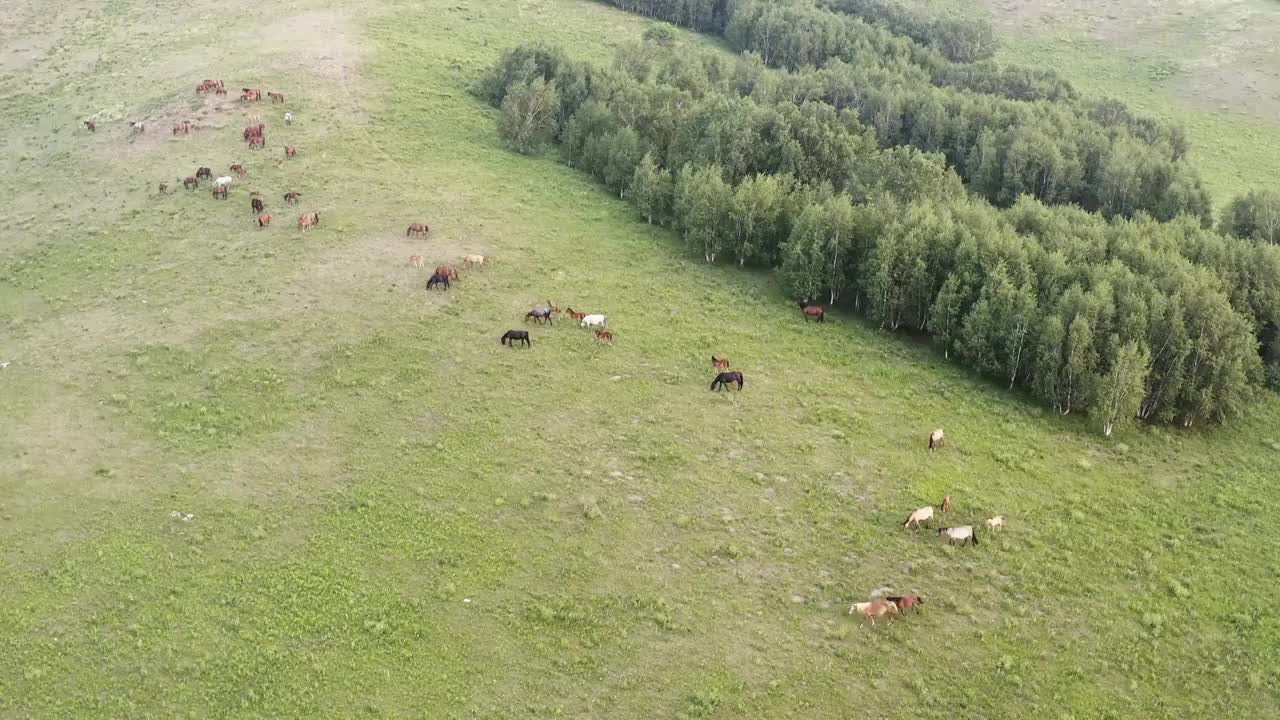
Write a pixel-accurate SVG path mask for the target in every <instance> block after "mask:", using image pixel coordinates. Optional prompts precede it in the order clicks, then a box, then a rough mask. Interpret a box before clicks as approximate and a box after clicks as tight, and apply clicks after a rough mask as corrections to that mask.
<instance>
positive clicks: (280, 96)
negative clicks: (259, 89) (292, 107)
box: [267, 91, 284, 104]
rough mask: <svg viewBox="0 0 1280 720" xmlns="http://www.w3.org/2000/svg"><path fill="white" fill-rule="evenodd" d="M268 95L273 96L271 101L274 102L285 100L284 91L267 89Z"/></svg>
mask: <svg viewBox="0 0 1280 720" xmlns="http://www.w3.org/2000/svg"><path fill="white" fill-rule="evenodd" d="M267 97H269V98H271V102H272V103H273V104H274V103H277V102H284V93H278V92H271V91H267Z"/></svg>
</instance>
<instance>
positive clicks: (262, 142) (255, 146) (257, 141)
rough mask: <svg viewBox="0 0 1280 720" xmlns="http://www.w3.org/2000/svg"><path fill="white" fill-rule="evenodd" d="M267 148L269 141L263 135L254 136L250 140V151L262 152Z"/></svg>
mask: <svg viewBox="0 0 1280 720" xmlns="http://www.w3.org/2000/svg"><path fill="white" fill-rule="evenodd" d="M266 146H267V139H266V138H265V137H263V136H261V135H254V136H253V137H251V138H249V149H250V150H261V149H263V148H265V147H266Z"/></svg>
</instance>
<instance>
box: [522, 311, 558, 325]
mask: <svg viewBox="0 0 1280 720" xmlns="http://www.w3.org/2000/svg"><path fill="white" fill-rule="evenodd" d="M529 318H533V321H534V322H542V321H543V320H545V321H547V323H548V324H551V325H555V323H553V322H551V308H549V307H536V308H534V309H532V310H530V311H529V312H527V313H525V315H524V321H525V322H529Z"/></svg>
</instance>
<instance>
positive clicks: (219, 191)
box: [213, 185, 228, 200]
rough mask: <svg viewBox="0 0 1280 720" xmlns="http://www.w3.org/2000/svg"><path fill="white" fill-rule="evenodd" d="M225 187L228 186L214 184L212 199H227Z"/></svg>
mask: <svg viewBox="0 0 1280 720" xmlns="http://www.w3.org/2000/svg"><path fill="white" fill-rule="evenodd" d="M227 187H228V186H226V185H214V186H213V199H214V200H219V199H221V200H226V199H227Z"/></svg>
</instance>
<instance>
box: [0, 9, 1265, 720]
mask: <svg viewBox="0 0 1280 720" xmlns="http://www.w3.org/2000/svg"><path fill="white" fill-rule="evenodd" d="M648 26H649V23H648V22H647V21H645V20H644V19H642V18H638V17H635V16H632V15H628V14H625V13H622V12H619V11H616V10H613V9H611V8H609V7H607V6H605V5H603V4H599V3H593V2H585V1H583V0H520V1H518V2H513V3H482V2H478V1H477V0H449V1H447V2H446V1H444V0H420V1H419V2H407V0H382V1H381V2H377V3H371V4H367V5H366V4H355V5H353V4H349V3H348V4H340V3H332V2H328V1H327V0H298V1H297V2H291V3H288V4H286V5H285V6H283V7H282V6H280V5H274V4H270V5H268V4H260V3H250V2H247V1H246V0H228V2H224V3H220V4H216V5H203V6H190V5H188V4H182V3H177V2H172V1H171V0H163V1H162V2H148V3H144V2H141V1H140V0H123V1H122V2H117V3H112V4H110V5H109V6H107V7H105V8H103V7H101V6H99V5H98V4H93V3H87V2H81V1H80V0H74V1H73V2H69V3H64V4H60V6H59V10H58V11H57V12H52V13H50V12H47V11H46V9H45V5H44V4H42V3H38V2H35V0H18V2H16V3H10V4H7V5H6V6H5V7H4V8H3V9H0V28H5V29H4V30H3V31H2V32H3V35H0V40H2V42H0V46H3V48H4V50H2V51H0V96H3V97H4V98H5V102H3V103H0V143H3V147H4V155H3V157H4V159H5V170H6V172H5V173H3V175H0V194H2V195H3V196H4V197H5V198H6V204H5V206H4V207H3V208H2V209H0V238H3V239H2V240H0V338H2V340H3V342H2V344H0V363H8V364H7V365H6V366H4V367H3V368H2V369H0V423H2V424H3V427H4V432H2V433H0V584H2V585H3V588H4V592H3V594H2V595H0V648H3V650H4V652H3V654H0V717H5V718H8V717H41V718H43V717H78V718H87V717H102V718H119V717H196V718H224V717H299V718H301V717H362V716H363V717H430V718H454V717H457V718H462V717H485V718H493V717H506V718H527V717H549V716H561V717H578V718H585V717H611V718H654V717H682V718H723V719H727V718H740V717H761V718H766V717H767V718H775V717H784V716H796V717H821V718H837V717H895V718H909V717H910V718H914V717H925V718H942V717H985V718H1023V717H1027V716H1031V715H1040V716H1045V717H1053V718H1068V717H1080V718H1086V717H1088V718H1092V717H1117V718H1119V717H1133V716H1135V714H1137V715H1141V716H1142V717H1150V718H1173V717H1179V718H1181V717H1187V716H1191V717H1204V716H1208V715H1210V714H1217V715H1223V716H1228V717H1266V716H1272V715H1275V714H1276V713H1277V712H1280V694H1278V693H1277V689H1276V688H1278V687H1280V670H1278V668H1280V617H1278V616H1277V612H1276V610H1275V608H1274V607H1273V606H1272V605H1271V604H1269V602H1268V598H1270V597H1271V596H1272V595H1273V594H1274V593H1273V588H1274V587H1275V583H1276V580H1277V568H1280V551H1277V549H1276V542H1275V541H1276V539H1277V531H1276V529H1275V527H1274V518H1275V513H1274V511H1273V510H1272V509H1271V508H1270V506H1269V503H1268V499H1269V498H1270V497H1271V496H1272V495H1273V493H1274V481H1275V478H1276V477H1277V472H1278V471H1280V401H1278V400H1277V399H1276V398H1274V397H1269V398H1266V399H1264V400H1263V401H1262V402H1260V403H1259V404H1258V406H1257V407H1256V408H1254V410H1253V411H1252V412H1251V413H1250V414H1249V416H1248V417H1247V418H1245V419H1243V420H1242V421H1240V422H1238V423H1235V424H1233V425H1231V426H1229V427H1225V428H1205V429H1201V430H1197V431H1195V432H1182V431H1176V430H1173V429H1167V428H1150V429H1142V430H1138V431H1133V432H1130V433H1127V434H1125V435H1122V436H1119V437H1117V438H1116V439H1115V440H1113V441H1107V440H1104V439H1102V438H1101V437H1099V436H1098V435H1097V434H1096V433H1094V432H1093V431H1092V430H1090V429H1089V428H1088V426H1087V424H1086V423H1085V422H1083V420H1082V419H1080V418H1076V417H1067V418H1061V417H1056V416H1055V415H1054V414H1053V413H1051V412H1048V411H1046V410H1044V409H1042V408H1040V407H1039V406H1037V405H1035V404H1033V403H1031V402H1027V401H1025V400H1024V399H1022V398H1019V397H1018V396H1016V395H1011V394H1009V393H1007V392H1005V391H1004V390H1003V389H1002V388H1001V387H999V386H998V385H997V384H993V383H988V382H986V381H983V380H981V379H978V378H976V377H975V376H973V375H972V374H970V373H967V372H964V371H962V370H960V369H958V368H956V367H954V366H952V365H950V364H949V363H947V362H946V361H944V360H943V359H942V358H941V356H939V355H938V354H936V353H935V352H933V351H932V350H930V349H929V348H927V347H924V346H918V345H915V344H912V343H911V342H910V341H907V340H904V339H903V338H902V337H896V336H895V337H889V336H887V335H885V334H882V333H880V332H878V331H876V330H875V328H873V327H871V326H869V325H867V324H865V323H863V322H862V321H861V320H859V319H857V318H853V317H849V316H845V315H841V314H837V313H831V314H829V315H828V316H827V318H826V322H824V323H813V322H809V323H806V322H805V321H804V317H803V315H802V314H801V313H800V310H799V309H798V308H797V307H796V306H795V304H794V303H792V302H790V301H789V300H788V299H787V298H785V297H784V296H783V295H782V294H781V293H780V291H779V290H778V287H777V285H776V283H775V281H774V280H773V279H772V277H770V276H768V275H764V274H752V273H744V272H741V271H738V270H735V269H732V268H729V267H716V266H708V265H706V264H705V263H702V262H701V261H700V258H692V257H689V256H687V255H686V254H685V253H684V252H683V251H682V250H681V249H680V248H679V247H678V243H677V242H676V239H675V238H674V237H672V236H670V235H669V234H668V233H667V232H666V231H664V230H662V229H659V228H655V227H652V226H649V225H647V224H645V223H644V222H643V221H642V220H641V219H640V218H638V217H635V214H634V211H633V210H632V209H631V208H630V207H629V206H628V205H626V204H625V203H623V202H620V201H619V200H618V199H617V198H616V197H615V196H614V195H613V194H611V193H610V192H609V191H607V190H605V189H603V188H601V187H598V186H597V185H596V184H595V183H594V182H593V181H592V180H591V179H590V178H587V177H584V176H582V175H581V174H579V173H578V172H577V171H575V170H573V169H571V168H568V167H566V166H564V165H562V164H560V163H558V162H557V161H556V159H555V158H554V157H551V156H546V157H535V158H528V157H523V156H519V155H516V154H514V153H511V152H509V151H507V150H504V149H503V148H502V147H501V145H500V143H499V140H498V135H497V132H496V129H495V119H496V114H497V113H496V111H494V110H492V109H490V108H488V107H486V106H484V104H483V103H482V102H481V101H479V100H477V99H476V98H474V97H472V96H471V94H470V93H469V88H470V86H471V83H472V82H474V80H475V79H476V78H477V77H478V76H479V74H480V73H481V72H482V71H483V70H484V69H486V68H487V67H489V65H490V64H491V63H492V61H493V59H494V58H495V57H496V56H497V54H498V53H499V52H500V51H501V50H502V49H503V48H505V47H507V46H510V45H512V44H515V43H517V42H520V41H524V40H527V39H529V38H530V37H542V38H545V39H546V40H547V41H549V42H554V43H560V44H563V45H565V46H566V47H571V48H573V49H574V50H575V51H576V54H579V55H584V56H589V57H596V58H599V59H601V61H605V60H606V59H607V58H608V56H609V52H610V50H611V48H612V46H613V45H615V44H616V43H618V42H621V41H624V40H626V39H628V38H632V37H634V36H635V35H637V34H638V33H640V32H643V30H644V29H645V28H646V27H648ZM680 36H681V38H682V39H684V40H685V41H688V42H704V40H702V39H700V38H698V37H696V36H693V35H690V34H687V33H681V34H680ZM205 78H222V79H225V81H226V85H227V88H228V90H229V91H230V92H229V94H228V95H227V96H208V95H204V94H201V95H195V94H194V93H193V88H194V87H195V86H196V84H198V83H199V82H201V80H203V79H205ZM241 87H253V88H262V89H263V90H264V93H265V91H268V90H270V91H277V92H284V93H285V94H286V96H287V98H288V100H287V102H286V103H285V104H284V105H276V106H275V107H273V106H272V105H271V103H270V102H268V101H267V100H266V99H265V95H264V100H263V101H262V102H259V103H254V104H252V105H251V107H246V105H245V104H243V103H241V102H240V101H239V100H237V98H236V94H237V91H238V90H239V88H241ZM1126 99H1130V98H1126ZM286 110H287V111H290V112H292V113H293V114H294V121H293V124H292V125H291V126H289V127H287V128H286V127H285V125H284V122H283V119H282V117H283V113H284V112H285V111H286ZM253 113H256V114H261V115H262V120H263V122H264V123H265V124H266V125H267V128H266V133H265V134H266V139H267V146H266V148H265V149H264V150H261V151H256V150H255V151H250V150H248V149H247V147H246V146H245V144H244V142H243V141H242V138H241V135H240V133H241V128H242V127H243V126H244V125H246V123H247V122H248V121H247V120H246V115H247V114H253ZM90 118H95V119H96V120H97V122H98V128H97V131H96V133H93V134H89V133H88V132H87V131H86V130H85V129H84V127H83V126H82V125H81V124H80V123H81V121H82V120H84V119H90ZM141 118H146V119H147V122H148V124H149V126H150V127H149V129H148V131H147V132H146V133H144V134H143V135H142V136H138V137H132V138H131V137H130V136H129V134H128V127H127V123H126V121H128V120H137V119H141ZM182 119H188V120H191V121H192V122H193V123H194V124H195V127H194V129H193V130H192V131H191V133H190V134H189V135H177V136H174V135H171V134H170V130H169V128H170V126H171V125H172V124H173V122H175V121H178V120H182ZM1223 122H1226V121H1223ZM1232 127H1234V125H1233V126H1232ZM1193 140H1194V141H1196V142H1197V151H1196V156H1197V157H1199V158H1205V157H1206V151H1205V147H1204V145H1203V144H1202V141H1201V139H1200V138H1199V137H1197V136H1193ZM286 144H290V145H295V146H296V147H297V149H298V152H297V157H294V158H289V159H288V160H287V161H285V162H283V164H282V165H280V166H277V164H276V161H277V160H278V159H283V156H284V146H285V145H286ZM233 163H243V164H244V166H245V170H246V173H247V176H246V177H245V178H244V179H237V180H236V181H235V183H234V184H233V186H232V189H231V190H230V193H229V195H230V197H229V198H228V200H227V201H226V202H215V201H214V199H213V198H212V197H211V196H210V193H209V191H208V185H207V184H205V185H202V187H201V189H200V190H199V191H185V190H183V189H182V188H181V178H182V177H184V176H186V175H190V174H192V173H194V171H195V169H196V168H197V167H199V166H210V167H211V168H212V169H213V172H214V177H217V176H219V175H224V174H227V172H228V167H229V166H230V165H231V164H233ZM175 178H178V180H177V182H175ZM159 182H167V183H168V184H169V185H170V188H171V190H170V194H168V195H163V196H161V195H159V194H158V193H157V183H159ZM252 190H257V191H260V192H262V194H263V197H264V199H265V202H266V206H267V209H268V210H270V211H271V212H273V213H275V214H276V220H275V222H273V223H272V224H271V225H270V226H268V227H265V228H260V227H259V226H258V223H257V222H256V220H255V218H256V215H255V213H253V212H252V211H251V209H250V201H249V192H250V191H252ZM1215 190H1217V191H1218V192H1219V198H1221V193H1222V190H1221V189H1220V188H1218V187H1215ZM288 191H297V192H300V193H302V196H301V201H300V203H299V204H298V205H297V206H292V205H286V204H285V203H284V201H283V199H282V195H283V194H284V193H285V192H288ZM312 211H318V212H320V213H321V215H322V216H323V223H322V224H321V225H319V226H318V227H315V228H314V229H311V230H309V231H306V232H305V233H304V232H302V231H300V230H299V229H298V228H297V227H295V224H294V219H295V218H296V217H297V216H298V215H299V214H301V213H304V212H312ZM412 222H426V223H428V224H430V225H431V233H430V237H429V238H419V237H406V234H405V228H406V226H407V225H408V224H409V223H412ZM471 253H478V254H482V255H485V256H487V258H488V259H487V261H486V266H487V267H486V269H485V270H484V271H483V272H480V271H466V270H464V271H463V272H462V275H461V278H460V279H459V281H458V282H456V283H454V284H453V285H452V287H451V288H450V289H449V290H447V291H438V290H433V291H432V292H431V293H429V294H428V293H426V292H425V291H424V284H425V282H426V280H427V277H428V275H429V274H430V268H433V267H435V266H436V265H438V264H442V263H449V264H452V265H455V266H461V258H462V256H463V255H465V254H471ZM411 255H421V256H422V257H423V259H424V261H425V268H417V267H413V266H411V265H410V264H408V262H407V261H408V259H409V257H410V256H411ZM548 300H551V301H553V302H554V303H555V304H556V305H559V306H561V307H566V306H573V307H574V308H575V309H576V310H585V311H586V312H590V313H603V314H606V315H608V318H609V330H610V331H612V332H613V333H614V343H613V345H612V346H609V345H601V344H598V343H597V342H596V341H595V338H594V337H593V334H592V333H591V332H590V331H589V330H587V329H583V328H579V327H577V325H576V324H575V323H572V322H570V321H569V320H568V318H564V319H563V320H561V319H560V318H557V319H556V322H555V324H554V326H543V325H541V324H535V323H533V322H529V323H525V322H524V321H523V318H524V315H525V313H526V312H528V311H529V309H530V308H532V307H534V306H536V305H541V304H545V303H546V302H547V301H548ZM562 317H563V316H562ZM510 329H517V330H528V331H529V333H530V336H531V338H532V347H531V348H528V349H525V348H518V349H508V348H506V347H502V346H501V345H500V344H499V337H500V336H501V335H502V334H503V333H504V332H505V331H507V330H510ZM713 354H714V355H716V356H717V357H727V358H728V359H729V360H730V362H731V363H732V368H733V369H734V370H738V371H741V372H742V373H743V374H744V376H745V386H744V388H743V390H742V391H741V392H739V391H738V389H737V388H736V386H735V387H732V388H730V389H728V390H726V391H724V392H710V391H709V390H708V383H709V382H710V381H711V380H712V378H713V377H715V375H716V372H717V371H716V370H714V369H713V368H712V367H711V362H710V358H711V356H712V355H713ZM935 427H942V428H945V430H946V444H945V445H944V447H943V448H941V449H939V450H938V451H936V452H933V453H930V452H929V451H928V449H927V440H928V435H929V432H930V431H931V430H932V429H934V428H935ZM944 495H951V496H952V497H953V501H954V507H953V508H952V510H951V512H950V513H948V516H949V517H948V518H947V519H946V523H947V524H973V525H978V526H981V525H982V521H983V519H984V518H986V517H988V516H990V515H993V514H997V513H1003V514H1004V515H1005V517H1006V523H1007V527H1006V528H1005V529H1004V530H1003V531H1001V532H1000V533H998V534H983V535H982V536H981V544H980V545H978V546H976V547H974V546H971V545H966V546H963V547H962V546H959V545H956V546H947V544H946V543H945V541H942V540H940V539H939V538H938V537H937V536H936V535H935V534H934V532H933V531H929V530H920V531H912V530H903V528H902V523H903V521H904V518H905V517H906V516H907V515H908V513H910V512H911V511H912V510H914V509H915V508H917V507H920V506H922V505H926V504H930V503H938V502H939V501H940V500H941V498H942V497H943V496H944ZM175 513H176V515H175ZM188 515H189V516H190V517H189V519H188ZM934 526H935V528H936V527H940V526H941V523H939V522H935V524H934ZM880 588H888V589H891V590H892V591H893V592H892V593H886V594H895V595H898V594H906V593H918V594H920V595H922V596H924V597H925V598H926V600H927V604H926V605H925V606H924V608H923V610H922V611H920V612H919V613H918V614H913V615H911V616H910V617H907V618H906V619H904V620H903V621H899V622H896V623H894V624H893V625H891V626H882V625H881V624H879V623H878V624H877V626H876V627H875V628H871V627H865V628H860V627H859V626H858V623H857V620H856V619H855V618H850V617H849V616H848V615H847V609H848V607H849V605H850V604H851V603H852V602H855V601H864V600H866V599H867V598H868V597H869V596H870V595H871V593H872V592H873V591H875V590H877V589H880ZM1135 711H1136V712H1135Z"/></svg>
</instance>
